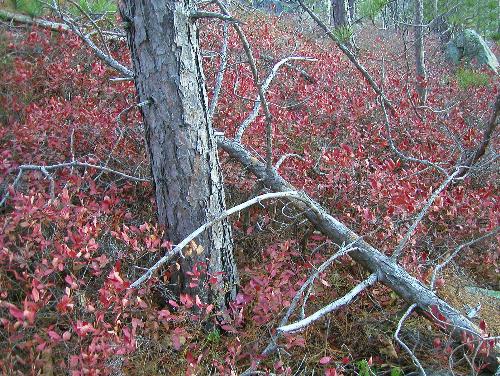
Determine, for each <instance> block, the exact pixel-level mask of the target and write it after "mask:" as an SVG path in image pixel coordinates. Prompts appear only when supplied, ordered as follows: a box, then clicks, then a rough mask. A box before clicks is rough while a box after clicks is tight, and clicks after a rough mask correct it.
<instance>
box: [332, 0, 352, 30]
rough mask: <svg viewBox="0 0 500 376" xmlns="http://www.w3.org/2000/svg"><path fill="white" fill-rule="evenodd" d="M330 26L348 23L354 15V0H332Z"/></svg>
mask: <svg viewBox="0 0 500 376" xmlns="http://www.w3.org/2000/svg"><path fill="white" fill-rule="evenodd" d="M331 9H332V13H333V14H332V17H331V22H332V26H334V27H338V26H343V25H350V24H351V20H352V17H353V16H354V0H332V6H331Z"/></svg>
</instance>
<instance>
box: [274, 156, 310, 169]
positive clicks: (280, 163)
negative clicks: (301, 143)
mask: <svg viewBox="0 0 500 376" xmlns="http://www.w3.org/2000/svg"><path fill="white" fill-rule="evenodd" d="M291 157H294V158H298V159H300V160H304V158H302V156H300V155H298V154H295V153H288V154H284V155H282V156H281V158H280V159H279V161H278V162H276V164H275V165H274V169H275V170H276V171H278V170H279V168H280V167H281V165H282V164H283V162H285V160H286V159H287V158H291Z"/></svg>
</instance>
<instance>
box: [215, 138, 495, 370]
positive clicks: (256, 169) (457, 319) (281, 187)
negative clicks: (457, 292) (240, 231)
mask: <svg viewBox="0 0 500 376" xmlns="http://www.w3.org/2000/svg"><path fill="white" fill-rule="evenodd" d="M218 145H219V147H220V148H221V149H223V150H224V151H226V152H227V153H228V154H229V156H230V157H232V158H234V159H236V160H237V161H238V162H239V163H240V164H241V165H243V166H244V167H245V168H246V169H247V170H248V171H250V172H251V173H253V174H254V175H255V176H256V177H257V178H258V179H260V180H261V181H262V183H263V184H265V185H266V186H267V187H268V188H270V189H271V190H273V191H278V192H279V191H296V189H295V187H293V186H292V185H291V184H290V183H288V182H287V181H286V180H285V179H283V178H282V177H281V176H280V175H279V174H278V173H277V172H276V171H275V170H274V169H273V171H272V172H271V173H270V174H268V173H267V172H266V166H265V165H264V164H263V163H262V162H260V161H259V160H258V159H257V158H256V157H255V156H253V155H252V154H250V153H249V152H248V151H247V150H246V149H245V148H244V147H243V146H242V145H241V144H239V143H237V142H234V141H231V140H229V139H228V138H225V137H219V138H218ZM291 201H293V204H294V205H295V206H296V207H297V209H298V210H300V211H303V212H304V215H305V216H306V217H307V218H308V219H309V220H310V221H311V223H313V224H314V225H315V226H316V227H317V228H318V229H319V230H320V231H321V232H322V233H323V234H325V235H326V236H328V237H329V238H330V239H331V240H332V241H334V242H335V243H336V244H338V245H340V246H342V244H349V243H352V242H354V241H356V240H357V242H356V249H355V250H352V251H351V253H350V255H351V257H352V258H353V259H354V260H355V261H356V262H358V263H359V264H361V265H362V266H363V267H365V268H366V269H368V270H369V271H370V272H371V273H375V274H376V276H377V280H378V281H379V282H381V283H383V284H385V285H387V286H388V287H389V288H391V289H392V290H393V291H394V292H396V293H397V294H398V295H399V296H400V297H401V298H402V299H403V300H405V301H407V302H409V303H410V304H413V303H415V304H416V305H417V307H418V308H419V310H420V311H422V312H427V313H431V307H436V308H437V309H438V310H439V312H440V313H441V314H442V315H443V317H445V318H446V320H447V324H448V325H447V327H448V328H449V330H450V332H451V334H452V335H453V336H454V337H455V338H457V340H460V333H461V331H462V330H465V331H467V332H468V333H471V334H472V335H473V336H474V337H475V338H477V339H483V335H482V332H481V330H480V329H479V328H478V327H477V326H476V325H475V324H474V323H472V322H471V321H470V320H469V319H468V318H466V317H465V316H464V315H462V314H461V313H460V312H459V311H457V310H456V309H455V308H453V307H452V306H450V305H449V304H448V303H446V302H445V301H444V300H442V299H440V298H439V297H438V296H437V295H436V294H435V293H434V292H433V291H431V290H430V289H429V288H428V287H427V286H425V285H424V284H423V283H422V282H420V281H419V280H417V279H416V278H414V277H413V276H411V275H410V274H409V273H408V272H407V271H406V270H405V269H403V268H402V267H401V266H399V265H397V264H396V263H395V262H394V261H393V260H391V259H390V258H389V257H387V256H385V255H384V254H382V253H381V252H380V251H379V250H377V249H376V248H374V247H373V246H371V245H370V244H368V243H367V242H365V241H364V240H362V239H359V236H358V235H357V234H356V233H354V232H353V231H352V230H351V229H349V228H348V227H346V226H345V225H344V224H343V223H341V222H340V221H338V220H337V219H336V218H334V217H332V216H331V215H330V214H328V213H327V212H326V210H325V209H324V208H322V207H321V206H320V205H319V204H318V203H317V202H316V201H314V200H313V199H312V198H310V197H309V196H308V195H306V194H305V193H300V200H297V199H296V198H295V197H294V198H292V199H291ZM425 316H426V317H428V318H431V319H432V315H425ZM495 351H497V352H498V350H495ZM492 361H493V362H495V365H498V361H497V360H496V359H495V360H492Z"/></svg>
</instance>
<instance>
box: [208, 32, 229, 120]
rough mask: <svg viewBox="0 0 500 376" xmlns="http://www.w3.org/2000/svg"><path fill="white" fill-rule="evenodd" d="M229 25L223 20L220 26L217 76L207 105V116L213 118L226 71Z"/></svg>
mask: <svg viewBox="0 0 500 376" xmlns="http://www.w3.org/2000/svg"><path fill="white" fill-rule="evenodd" d="M228 29H229V27H228V23H227V22H224V26H223V27H222V47H221V51H220V65H219V70H218V72H217V77H216V78H215V87H214V94H213V96H212V101H211V102H210V106H209V107H208V117H209V118H210V119H213V117H214V113H215V109H216V107H217V102H218V101H219V94H220V91H221V88H222V82H223V81H224V73H226V65H227V46H228V44H229V30H228Z"/></svg>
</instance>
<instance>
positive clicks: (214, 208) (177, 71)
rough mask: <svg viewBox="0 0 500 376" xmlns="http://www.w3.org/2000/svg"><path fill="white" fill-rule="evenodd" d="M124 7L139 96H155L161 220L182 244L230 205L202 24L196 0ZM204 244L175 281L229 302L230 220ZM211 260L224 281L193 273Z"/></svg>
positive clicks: (149, 119)
mask: <svg viewBox="0 0 500 376" xmlns="http://www.w3.org/2000/svg"><path fill="white" fill-rule="evenodd" d="M120 10H121V13H122V18H123V20H124V22H125V23H126V29H127V37H128V43H129V47H130V50H131V57H132V63H133V65H134V73H135V85H136V89H137V94H138V97H139V102H141V103H143V102H147V104H146V105H144V106H142V113H143V118H144V125H145V132H146V141H147V146H148V151H149V156H150V162H151V170H152V176H153V181H154V184H155V194H156V203H157V206H158V208H157V210H158V222H159V223H160V224H163V225H165V226H166V232H167V238H168V239H169V240H170V241H172V242H173V243H174V244H177V243H178V242H180V241H181V240H182V239H184V238H185V237H186V236H187V235H188V234H190V233H191V232H193V231H194V230H195V229H196V228H197V227H199V226H200V225H202V224H203V223H205V222H206V221H207V220H209V219H210V218H211V217H213V216H216V215H217V214H218V213H220V212H221V211H223V210H224V209H225V199H224V189H223V183H222V176H221V172H220V166H219V160H218V156H217V144H216V141H215V139H214V135H213V130H212V126H211V122H210V120H209V118H208V116H207V113H208V112H207V108H208V106H207V96H206V91H205V86H204V76H203V71H202V66H201V57H200V53H199V47H198V39H197V30H196V25H195V24H194V22H193V21H192V20H190V19H189V15H190V12H191V11H193V3H192V2H191V1H190V0H186V1H174V0H124V1H123V2H122V4H121V9H120ZM197 245H201V246H202V247H203V249H204V251H203V253H201V254H199V255H198V254H197V252H196V250H194V249H193V250H185V251H184V254H185V256H186V257H185V258H180V259H179V260H178V264H179V265H180V270H179V271H177V272H175V271H174V272H173V274H172V279H171V283H172V289H173V290H174V291H175V292H177V293H188V294H190V295H192V296H194V295H198V296H199V297H200V298H201V300H202V301H204V302H211V303H214V304H216V305H217V306H218V307H220V308H222V307H223V306H224V305H225V304H226V303H227V301H228V300H231V299H232V298H234V297H235V294H236V285H237V280H238V277H237V272H236V266H235V263H234V260H233V254H232V250H233V243H232V233H231V227H230V224H229V223H228V222H227V221H224V222H222V223H220V224H217V225H215V226H213V227H211V228H210V229H208V230H207V231H206V232H205V233H204V234H202V235H201V236H200V237H199V238H198V241H197ZM198 250H199V251H200V250H201V248H198ZM189 253H191V254H190V255H188V254H189ZM203 263H206V264H207V268H208V272H209V273H210V274H212V275H219V277H218V278H219V282H218V283H216V284H214V285H212V284H209V283H208V279H207V277H204V278H203V279H202V280H201V281H200V283H199V284H198V286H197V287H193V286H190V278H189V277H188V274H186V273H188V272H191V271H192V270H193V267H195V266H196V265H202V264H203ZM220 272H223V273H224V274H223V275H222V276H221V275H220V274H221V273H220Z"/></svg>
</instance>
